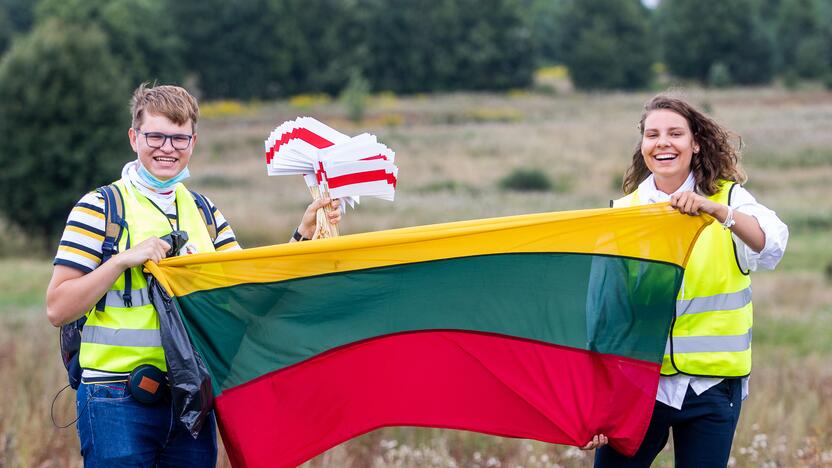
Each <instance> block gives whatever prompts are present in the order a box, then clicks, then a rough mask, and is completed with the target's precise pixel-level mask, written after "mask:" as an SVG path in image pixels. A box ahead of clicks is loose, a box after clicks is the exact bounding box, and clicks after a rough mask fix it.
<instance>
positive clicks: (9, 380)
mask: <svg viewBox="0 0 832 468" xmlns="http://www.w3.org/2000/svg"><path fill="white" fill-rule="evenodd" d="M649 97H650V94H647V93H641V94H598V95H589V94H572V93H570V94H563V95H557V94H555V95H544V94H531V93H522V92H520V93H508V94H505V95H490V94H488V95H471V94H452V95H445V96H434V97H419V96H416V97H409V98H402V99H398V98H396V97H394V96H391V95H385V96H381V97H379V98H378V99H375V100H374V101H373V103H372V105H371V107H370V109H369V115H368V118H367V121H365V122H364V123H363V124H361V125H354V124H352V123H350V122H349V121H348V120H347V119H346V117H345V115H346V114H345V112H344V110H343V109H342V108H341V107H340V106H339V104H338V103H333V102H318V103H317V104H316V103H315V102H316V101H315V100H306V101H304V100H295V101H294V102H296V103H304V102H305V105H304V107H293V106H292V105H290V103H289V102H288V101H287V102H278V103H261V104H259V105H257V106H248V107H241V108H236V107H235V108H234V109H236V110H232V111H231V112H227V113H225V114H223V113H219V115H217V116H215V117H211V118H206V119H204V120H203V121H202V122H201V123H200V140H199V146H198V147H197V150H196V152H195V155H194V158H193V159H192V164H191V172H192V174H194V176H193V177H192V179H191V181H190V184H189V185H190V186H191V187H192V188H194V189H196V190H199V191H201V192H203V193H206V194H208V195H209V196H210V197H211V198H212V200H213V201H214V202H215V203H216V204H217V205H218V206H219V207H220V209H221V210H222V211H223V213H224V214H225V216H226V217H227V218H228V219H229V220H230V221H231V223H232V225H233V226H234V228H235V231H236V232H237V235H238V238H239V239H240V241H241V243H242V244H243V245H244V246H247V247H253V246H258V245H266V244H273V243H280V242H284V241H285V240H287V239H288V237H289V235H290V234H291V232H292V230H293V229H294V226H295V225H296V224H297V222H298V221H299V217H300V214H301V213H302V211H303V209H304V207H305V206H306V204H307V203H308V202H309V196H308V193H307V191H306V189H305V186H304V184H303V182H302V180H301V179H300V178H299V177H291V178H269V177H267V176H266V175H265V169H264V160H263V156H262V145H263V138H264V137H265V136H266V135H267V134H268V133H269V131H270V130H271V129H272V128H273V127H274V126H275V125H277V124H279V123H280V122H282V121H284V120H287V119H290V118H294V117H296V116H298V115H311V116H314V117H317V118H319V119H321V120H323V121H325V122H327V123H329V124H330V125H332V126H334V127H336V128H339V129H341V130H343V131H345V132H346V133H350V134H356V133H360V132H362V131H369V132H373V133H375V134H377V135H378V136H379V138H380V139H381V140H382V141H383V142H385V143H386V144H388V145H389V146H391V147H392V148H393V149H394V150H395V151H396V153H397V163H398V165H399V167H400V183H399V186H398V193H397V199H396V202H395V203H387V202H382V201H376V200H366V201H365V202H364V203H363V204H362V205H361V206H360V207H359V209H358V210H357V211H354V212H353V211H350V212H349V213H347V215H346V216H345V217H344V220H343V224H342V227H341V230H342V233H344V234H349V233H357V232H363V231H372V230H380V229H388V228H395V227H403V226H412V225H418V224H427V223H435V222H442V221H451V220H462V219H474V218H482V217H491V216H502V215H510V214H520V213H531V212H541V211H556V210H569V209H581V208H596V207H604V206H607V203H608V200H609V199H611V198H613V197H616V196H618V194H619V188H618V187H619V186H620V180H621V174H622V173H623V171H624V169H625V168H626V167H627V165H628V162H629V158H630V155H631V154H632V150H633V148H634V145H635V144H636V142H637V140H638V134H637V130H636V124H637V121H638V118H639V116H640V109H641V106H642V105H643V103H644V102H645V101H646V100H647V99H648V98H649ZM687 97H688V98H689V99H690V100H691V101H692V102H694V103H696V104H697V105H699V106H700V107H703V108H705V109H707V110H709V111H710V112H711V113H712V115H714V116H715V117H716V118H717V120H719V121H720V122H722V123H724V124H725V125H727V126H728V127H729V128H731V129H733V130H734V131H736V132H737V133H738V134H740V135H742V137H743V139H744V141H745V143H746V147H745V150H744V167H745V168H746V170H747V172H748V173H749V175H750V181H749V183H748V184H747V187H748V188H749V189H750V190H751V191H752V193H754V194H755V195H756V196H757V197H758V199H760V200H761V201H762V202H763V203H765V204H766V205H767V206H769V207H770V208H772V209H774V210H775V211H777V213H778V214H779V215H780V216H781V218H782V219H783V220H784V221H786V223H787V224H789V226H790V230H791V238H790V242H789V248H788V251H787V254H786V257H785V258H784V260H783V262H782V264H781V265H780V267H779V268H778V269H777V270H776V271H774V272H758V273H757V274H755V275H754V294H755V296H754V304H755V315H756V320H755V322H756V323H755V328H754V344H755V365H754V374H753V376H752V379H751V394H750V396H749V399H748V400H746V401H745V403H744V408H743V412H742V418H741V420H740V424H739V428H738V431H737V435H736V438H735V442H734V449H733V453H732V463H733V464H734V465H735V466H742V467H746V466H748V467H751V466H789V467H790V466H832V448H830V443H832V431H830V430H829V428H831V427H832V405H830V404H829V403H828V402H829V401H832V365H830V364H829V363H828V362H829V360H830V359H832V288H830V286H832V248H830V241H832V189H830V182H829V181H830V180H832V131H830V129H832V94H830V93H829V92H824V91H820V90H815V89H804V90H801V91H794V92H790V91H785V90H782V89H777V88H761V89H735V90H727V91H704V90H693V91H690V92H689V93H688V95H687ZM124 150H125V153H127V152H128V151H129V147H128V146H127V141H126V138H125V148H124ZM518 168H524V169H534V170H537V171H539V172H541V173H543V174H545V175H546V176H547V177H548V178H549V180H550V181H551V182H552V189H551V190H549V191H546V192H512V191H506V190H503V189H501V188H500V184H499V182H500V180H501V179H502V178H504V177H505V176H506V175H508V174H510V173H511V172H512V171H514V170H515V169H518ZM116 176H117V175H116V174H113V177H116ZM79 196H80V194H79ZM263 213H265V214H263ZM0 231H2V232H0V240H3V242H2V243H0V244H3V245H4V247H2V248H0V254H2V255H3V256H2V257H0V324H2V326H1V327H0V392H2V395H3V398H0V466H10V467H11V466H21V467H28V466H43V467H52V466H55V467H59V466H80V463H81V461H80V457H79V455H78V442H77V438H76V435H75V431H74V429H73V428H72V427H70V428H68V429H56V428H54V427H53V425H52V422H51V420H50V404H51V402H52V399H53V397H54V395H55V393H56V392H57V390H58V389H60V388H61V387H62V386H63V383H64V380H65V377H64V371H63V368H62V366H61V364H60V359H59V357H58V352H57V332H56V330H55V329H53V328H52V327H51V326H50V325H49V324H48V322H47V321H46V319H45V314H44V310H43V309H44V306H43V295H44V290H45V287H46V283H47V281H48V279H49V275H50V273H51V266H50V261H49V258H48V254H31V253H29V252H27V246H26V243H25V242H24V241H23V240H21V236H19V235H18V234H16V233H14V232H13V231H12V230H10V229H8V228H5V227H2V226H0ZM73 398H74V394H72V392H65V393H63V394H62V395H60V397H59V398H58V401H57V402H56V404H55V411H54V413H55V417H56V419H57V421H58V422H59V423H63V424H66V423H68V422H70V421H72V419H73V418H74V409H73ZM221 455H222V454H221ZM226 463H227V461H226V460H224V459H222V460H221V466H222V465H224V464H226ZM591 464H592V454H591V453H589V454H588V453H584V452H581V451H579V450H577V449H574V448H569V447H562V446H551V445H547V444H543V443H538V442H533V441H525V440H514V439H503V438H498V437H489V436H483V435H478V434H472V433H466V432H460V431H446V430H430V429H412V428H389V429H383V430H379V431H375V432H373V433H370V434H367V435H365V436H363V437H360V438H358V439H355V440H353V441H350V442H348V443H346V444H343V445H341V446H339V447H336V448H334V449H332V450H330V451H329V452H327V453H325V454H323V455H321V456H320V457H318V458H317V459H315V460H313V461H312V462H310V465H311V466H315V467H366V466H374V467H388V466H390V467H392V466H397V467H398V466H401V467H416V466H447V467H452V466H470V467H491V466H494V467H496V466H500V467H521V466H522V467H548V466H579V467H580V466H591ZM656 465H657V466H672V452H671V451H670V450H666V451H665V452H664V453H663V454H662V455H661V457H660V459H659V460H658V461H657V464H656Z"/></svg>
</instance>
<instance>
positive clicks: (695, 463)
mask: <svg viewBox="0 0 832 468" xmlns="http://www.w3.org/2000/svg"><path fill="white" fill-rule="evenodd" d="M741 405H742V380H741V379H725V380H723V381H722V382H720V383H719V384H717V385H714V386H713V387H711V388H709V389H708V390H706V391H704V392H702V394H701V395H697V394H696V393H695V392H694V391H693V389H692V388H690V387H688V392H687V394H686V395H685V401H684V403H683V404H682V408H681V409H678V410H677V409H674V408H671V407H670V406H667V405H665V404H664V403H659V402H658V401H657V402H656V406H655V407H654V409H653V417H652V418H651V419H650V426H649V427H648V429H647V435H645V436H644V442H642V443H641V447H640V448H639V449H638V452H636V454H635V455H634V456H633V457H632V458H629V457H625V456H624V455H621V454H620V453H618V452H616V451H615V450H614V449H613V448H611V447H610V446H609V445H606V446H604V447H601V448H600V449H598V450H597V451H596V453H595V466H596V468H599V467H649V466H650V464H651V463H653V460H654V459H655V458H656V456H657V455H658V454H659V452H660V451H661V450H662V449H663V448H664V446H665V444H667V439H668V436H669V435H670V428H673V449H674V454H675V456H676V466H677V467H679V468H686V467H696V468H706V467H724V466H726V465H727V464H728V457H729V455H730V454H731V443H732V442H733V440H734V430H735V429H736V428H737V420H738V419H739V417H740V406H741Z"/></svg>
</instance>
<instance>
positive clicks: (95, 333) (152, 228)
mask: <svg viewBox="0 0 832 468" xmlns="http://www.w3.org/2000/svg"><path fill="white" fill-rule="evenodd" d="M115 184H116V185H117V186H118V188H119V190H121V194H122V199H123V200H124V219H125V221H126V222H127V228H126V231H129V234H130V242H131V244H132V245H137V244H138V243H140V242H142V241H144V240H145V239H148V238H150V237H162V236H164V235H166V234H168V233H170V231H171V223H170V221H169V220H168V218H167V215H165V214H164V213H162V211H161V210H159V209H158V208H156V206H155V205H153V203H152V202H151V201H150V200H148V199H147V198H145V197H144V196H143V195H141V194H140V193H139V192H138V191H137V190H136V189H135V188H133V187H132V186H131V185H130V183H129V182H127V183H125V182H124V181H118V182H115ZM175 190H176V204H177V221H178V226H177V227H178V229H180V230H184V231H187V232H188V242H189V243H190V244H192V245H194V246H195V247H196V248H197V250H198V251H199V252H213V251H214V244H213V242H212V241H211V237H210V235H209V234H208V230H207V228H206V227H205V222H204V221H203V219H202V215H201V214H200V213H199V209H198V208H197V206H196V203H195V202H194V199H193V196H192V195H191V193H190V192H189V191H188V190H187V189H186V188H185V186H184V185H182V184H177V185H176V189H175ZM126 246H127V232H125V233H123V234H122V236H121V239H120V241H119V246H118V250H119V252H123V251H124V250H125V249H126ZM126 273H127V274H129V275H131V281H132V285H133V289H131V291H130V293H131V296H132V298H131V303H130V307H126V304H125V303H124V300H123V298H122V294H123V292H124V286H125V284H124V283H125V281H124V275H121V276H119V278H118V280H116V282H115V283H114V284H113V286H112V287H111V288H110V291H109V292H107V295H106V305H105V307H104V310H103V311H97V310H95V308H93V310H91V311H90V312H88V313H87V323H86V325H85V326H84V329H83V331H82V332H81V352H80V356H79V361H80V364H81V367H83V368H85V369H95V370H101V371H106V372H130V371H132V370H133V369H135V368H136V367H138V366H139V365H141V364H151V365H154V366H156V367H158V368H159V369H162V370H167V364H166V362H165V353H164V350H163V349H162V339H161V335H160V332H159V317H158V315H157V313H156V309H154V308H153V305H152V304H151V302H150V297H149V294H148V287H147V279H146V277H145V275H144V272H143V267H142V266H138V267H135V268H131V269H130V270H128V271H127V272H126Z"/></svg>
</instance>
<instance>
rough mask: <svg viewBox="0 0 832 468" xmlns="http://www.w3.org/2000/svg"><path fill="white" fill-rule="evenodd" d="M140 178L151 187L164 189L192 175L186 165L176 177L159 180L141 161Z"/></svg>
mask: <svg viewBox="0 0 832 468" xmlns="http://www.w3.org/2000/svg"><path fill="white" fill-rule="evenodd" d="M138 173H139V178H140V179H142V182H144V183H145V184H147V186H148V187H151V188H153V189H156V190H164V189H168V188H171V187H173V186H174V185H176V184H178V183H179V182H182V181H183V180H185V179H187V178H188V177H190V176H191V173H190V172H189V171H188V166H185V169H182V171H181V172H179V174H176V175H175V176H174V177H171V178H170V179H168V180H159V179H158V178H156V176H154V175H153V174H151V173H150V171H148V170H147V169H145V168H144V166H143V165H142V163H139V170H138Z"/></svg>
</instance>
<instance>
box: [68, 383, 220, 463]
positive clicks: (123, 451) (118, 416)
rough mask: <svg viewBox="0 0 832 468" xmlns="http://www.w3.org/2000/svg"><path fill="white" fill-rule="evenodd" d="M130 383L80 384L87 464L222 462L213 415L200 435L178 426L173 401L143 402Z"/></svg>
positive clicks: (80, 417)
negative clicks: (192, 434) (138, 399)
mask: <svg viewBox="0 0 832 468" xmlns="http://www.w3.org/2000/svg"><path fill="white" fill-rule="evenodd" d="M126 387H127V384H126V383H112V384H103V383H101V384H83V383H82V384H81V385H80V386H79V387H78V393H77V402H76V409H77V410H78V422H77V427H78V437H79V439H80V440H81V455H82V456H83V457H84V466H85V467H88V468H96V467H163V466H171V467H174V466H175V467H181V466H187V467H189V468H196V467H214V466H216V464H217V436H216V425H215V422H214V414H213V413H211V415H210V418H209V420H208V421H206V424H205V426H204V427H203V428H202V432H200V434H199V437H197V438H196V439H194V438H193V437H191V435H190V434H189V433H188V432H187V431H186V430H184V429H182V428H181V426H179V425H177V424H175V421H174V417H173V408H172V406H171V404H170V403H167V402H164V401H163V402H160V403H158V404H155V405H145V404H142V403H139V402H138V401H136V400H134V399H133V397H132V396H130V394H129V393H128V391H127V388H126Z"/></svg>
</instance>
